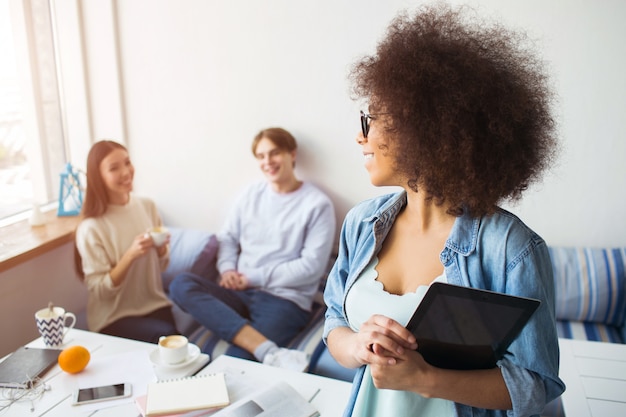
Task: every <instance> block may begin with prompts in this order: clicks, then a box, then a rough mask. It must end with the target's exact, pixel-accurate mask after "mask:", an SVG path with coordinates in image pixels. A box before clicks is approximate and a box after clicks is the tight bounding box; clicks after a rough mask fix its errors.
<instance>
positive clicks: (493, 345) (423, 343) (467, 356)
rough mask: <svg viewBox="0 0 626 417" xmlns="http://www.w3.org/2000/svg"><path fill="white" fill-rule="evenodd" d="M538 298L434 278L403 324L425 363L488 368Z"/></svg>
mask: <svg viewBox="0 0 626 417" xmlns="http://www.w3.org/2000/svg"><path fill="white" fill-rule="evenodd" d="M539 303H540V302H539V300H535V299H530V298H523V297H516V296H511V295H508V294H501V293H496V292H492V291H486V290H479V289H475V288H469V287H462V286H457V285H452V284H444V283H438V282H437V283H433V284H432V285H431V286H430V288H429V290H428V292H427V293H426V295H425V296H424V299H423V300H422V302H421V303H420V305H419V307H418V308H417V310H416V311H415V313H414V314H413V317H412V318H411V320H410V321H409V324H408V325H407V329H409V330H410V331H411V332H412V333H413V334H414V335H415V337H416V339H417V344H418V348H417V350H418V351H419V352H420V353H421V354H422V355H423V356H424V359H425V360H426V361H427V362H428V363H430V364H431V365H434V366H437V367H439V368H448V369H488V368H493V367H494V366H495V365H496V361H497V360H499V359H500V358H501V357H502V355H503V354H504V352H505V351H506V348H507V347H508V346H509V344H510V343H511V342H512V341H513V340H514V338H515V337H516V336H517V335H518V334H519V332H520V331H521V329H522V328H523V327H524V325H525V324H526V322H527V321H528V319H529V318H530V316H531V315H532V314H533V313H534V311H535V310H536V309H537V307H538V306H539Z"/></svg>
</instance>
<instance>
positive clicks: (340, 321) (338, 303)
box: [323, 220, 349, 343]
mask: <svg viewBox="0 0 626 417" xmlns="http://www.w3.org/2000/svg"><path fill="white" fill-rule="evenodd" d="M346 222H347V220H346V221H344V224H343V225H342V227H341V235H340V237H339V248H338V254H337V260H336V261H335V264H334V265H333V268H332V269H331V271H330V273H329V274H328V279H327V281H326V288H325V289H324V302H325V303H326V307H327V308H326V320H325V321H324V333H323V340H324V343H326V339H327V337H328V334H329V333H330V332H331V330H333V329H336V328H337V327H342V326H343V327H348V322H347V320H346V318H345V317H344V315H343V298H344V292H345V286H346V280H347V275H348V271H347V269H348V268H347V265H348V264H349V261H348V258H347V250H346V247H347V246H346V230H347V226H346Z"/></svg>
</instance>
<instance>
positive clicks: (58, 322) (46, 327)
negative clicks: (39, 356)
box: [35, 307, 76, 348]
mask: <svg viewBox="0 0 626 417" xmlns="http://www.w3.org/2000/svg"><path fill="white" fill-rule="evenodd" d="M68 319H70V320H71V323H69V324H67V320H68ZM35 321H36V322H37V329H39V333H40V334H41V337H42V339H43V342H44V343H45V345H46V346H48V347H53V348H56V347H60V346H61V345H62V344H63V339H64V338H65V335H66V334H67V332H68V331H69V330H70V329H71V328H73V327H74V325H75V324H76V316H75V315H74V314H73V313H70V312H66V311H65V309H64V308H63V307H52V308H50V307H46V308H42V309H41V310H39V311H37V312H36V313H35Z"/></svg>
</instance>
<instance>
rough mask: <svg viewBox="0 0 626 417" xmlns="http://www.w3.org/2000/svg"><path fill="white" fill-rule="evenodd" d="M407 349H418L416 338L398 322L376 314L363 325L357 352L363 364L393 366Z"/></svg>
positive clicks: (359, 333) (358, 338)
mask: <svg viewBox="0 0 626 417" xmlns="http://www.w3.org/2000/svg"><path fill="white" fill-rule="evenodd" d="M407 349H408V350H415V349H417V343H416V341H415V336H413V334H412V333H411V332H410V331H408V330H407V329H406V328H405V327H404V326H402V325H401V324H400V323H398V322H397V321H395V320H393V319H390V318H389V317H386V316H382V315H379V314H374V315H373V316H371V317H370V318H369V319H368V320H367V321H366V322H364V323H363V324H361V327H360V329H359V332H358V336H357V352H358V355H359V356H360V357H361V358H362V360H363V362H362V363H363V364H388V365H393V364H395V363H396V361H397V359H400V358H401V357H402V355H403V354H404V352H405V350H407ZM372 354H373V356H372Z"/></svg>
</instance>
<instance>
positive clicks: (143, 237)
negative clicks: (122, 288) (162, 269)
mask: <svg viewBox="0 0 626 417" xmlns="http://www.w3.org/2000/svg"><path fill="white" fill-rule="evenodd" d="M153 246H154V242H152V238H151V237H150V235H149V234H148V233H142V234H140V235H138V236H136V237H135V239H133V242H132V243H131V244H130V247H129V248H128V249H126V252H124V255H122V258H121V259H120V260H119V262H118V263H117V264H116V265H115V266H114V267H113V268H112V269H111V271H110V272H109V275H110V277H111V281H112V282H113V285H115V286H118V285H120V284H121V283H122V282H123V281H124V279H126V272H128V268H130V266H131V265H132V263H133V262H134V261H135V259H137V258H140V257H142V256H143V255H145V254H146V253H148V251H149V250H150V249H151V248H152V247H153Z"/></svg>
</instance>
